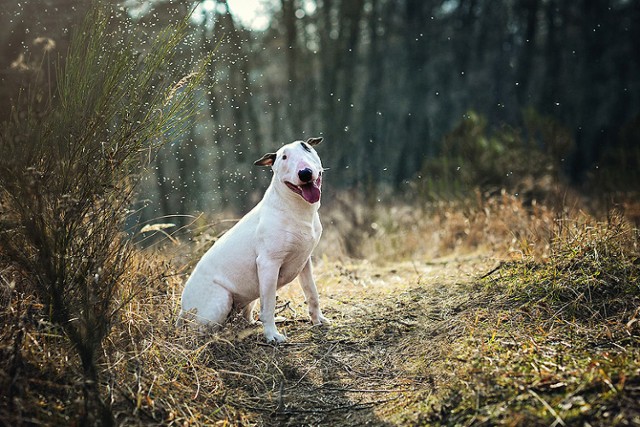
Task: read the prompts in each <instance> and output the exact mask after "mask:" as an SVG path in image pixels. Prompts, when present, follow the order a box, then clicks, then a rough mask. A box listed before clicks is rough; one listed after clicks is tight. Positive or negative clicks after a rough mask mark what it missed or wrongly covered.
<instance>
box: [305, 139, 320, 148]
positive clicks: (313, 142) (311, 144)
mask: <svg viewBox="0 0 640 427" xmlns="http://www.w3.org/2000/svg"><path fill="white" fill-rule="evenodd" d="M323 139H324V138H322V137H319V138H309V139H307V144H309V145H310V146H312V147H313V146H314V145H318V144H320V143H321V142H322V140H323Z"/></svg>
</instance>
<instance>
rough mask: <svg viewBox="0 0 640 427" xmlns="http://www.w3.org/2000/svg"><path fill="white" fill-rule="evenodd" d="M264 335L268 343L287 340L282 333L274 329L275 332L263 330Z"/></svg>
mask: <svg viewBox="0 0 640 427" xmlns="http://www.w3.org/2000/svg"><path fill="white" fill-rule="evenodd" d="M264 337H265V338H266V339H267V342H268V343H274V344H279V343H283V342H285V341H286V340H287V337H286V336H285V335H282V334H281V333H279V332H277V331H275V332H267V331H265V332H264Z"/></svg>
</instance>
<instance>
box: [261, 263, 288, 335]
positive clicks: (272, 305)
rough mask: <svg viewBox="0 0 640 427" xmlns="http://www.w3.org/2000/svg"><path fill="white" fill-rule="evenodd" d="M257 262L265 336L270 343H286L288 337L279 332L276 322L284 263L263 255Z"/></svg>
mask: <svg viewBox="0 0 640 427" xmlns="http://www.w3.org/2000/svg"><path fill="white" fill-rule="evenodd" d="M256 262H257V267H258V280H259V282H260V321H261V322H262V326H263V327H264V336H265V338H266V339H267V341H268V342H270V341H275V342H283V341H286V339H287V337H285V336H284V335H282V334H281V333H279V332H278V329H277V328H276V321H275V311H276V289H277V286H278V274H279V272H280V266H281V264H282V263H280V262H278V261H276V260H273V259H270V258H269V257H268V256H267V257H263V256H261V255H259V256H258V259H257V260H256Z"/></svg>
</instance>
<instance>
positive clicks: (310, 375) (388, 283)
mask: <svg viewBox="0 0 640 427" xmlns="http://www.w3.org/2000/svg"><path fill="white" fill-rule="evenodd" d="M493 263H494V261H492V260H491V259H487V258H483V257H479V256H475V257H470V258H467V259H461V258H458V259H451V260H442V261H439V262H432V263H428V264H427V263H417V262H415V263H406V262H405V263H394V264H389V265H386V266H374V265H371V264H369V263H367V262H353V263H348V264H341V263H320V265H319V266H318V267H317V268H316V276H317V281H318V283H319V288H320V293H321V302H322V306H323V308H324V312H325V315H326V316H327V317H329V318H330V319H332V321H333V323H332V325H331V326H330V327H312V326H311V325H310V323H309V321H308V320H307V316H306V308H305V306H304V301H303V298H302V296H301V291H300V290H299V287H298V286H297V284H296V283H293V284H292V285H290V286H289V287H287V288H285V289H283V290H282V292H280V294H279V301H280V308H281V310H282V311H281V313H280V315H281V316H284V317H286V318H287V320H286V321H285V322H283V323H281V324H280V329H281V330H284V331H285V333H286V334H287V336H288V337H289V340H288V342H287V343H286V344H282V345H278V346H271V345H267V344H264V343H263V337H262V336H261V333H260V330H261V328H260V327H251V326H247V325H246V324H244V323H243V322H242V321H241V320H240V319H234V320H233V321H232V322H231V324H230V325H229V326H228V327H227V328H226V329H225V330H224V331H223V332H222V333H221V334H220V335H219V338H220V341H218V342H217V343H216V344H215V345H214V346H215V349H214V352H215V354H216V359H217V361H216V365H217V366H218V367H219V368H218V372H220V376H221V379H222V381H223V382H224V384H225V386H226V387H228V388H229V389H230V394H229V395H228V396H227V402H228V405H229V406H230V407H232V408H234V409H235V410H237V411H238V412H239V413H241V414H243V415H244V416H243V418H244V417H247V418H248V419H250V420H252V421H253V422H257V423H258V424H262V425H291V426H294V425H295V426H300V425H395V424H397V423H404V422H411V423H413V422H416V421H418V418H420V416H421V415H420V414H413V413H406V412H405V411H404V408H405V407H406V406H407V405H408V404H409V403H410V402H411V405H412V406H415V404H416V402H417V401H419V400H423V399H425V398H426V397H427V396H429V395H430V394H431V393H432V392H433V391H434V388H435V387H436V382H437V381H439V380H442V379H443V378H444V377H447V376H450V375H454V373H453V372H441V371H440V370H439V369H436V370H433V372H432V374H431V375H429V376H424V375H422V374H419V373H418V371H420V369H416V367H415V365H416V364H423V363H425V362H426V363H428V361H427V360H419V361H417V360H414V359H413V358H414V356H415V355H417V354H421V355H424V354H425V351H424V350H425V347H429V346H431V345H433V352H432V355H433V356H434V361H435V359H436V358H442V357H444V358H445V359H446V358H448V357H451V355H447V354H445V353H446V350H445V347H446V346H445V347H443V344H444V343H443V342H442V339H445V340H449V339H452V337H455V335H456V333H455V331H453V329H456V328H461V325H460V324H459V322H455V321H454V322H452V321H450V320H451V317H452V316H453V315H454V314H455V313H457V312H459V311H460V310H462V309H463V307H464V305H465V304H466V303H468V301H469V298H471V293H470V292H469V287H470V286H471V283H473V281H474V279H476V278H478V277H479V276H480V275H482V274H483V273H486V272H487V271H489V270H490V269H491V267H492V264H493ZM460 332H461V331H460ZM223 340H224V341H223ZM415 346H421V348H420V349H419V350H420V351H416V348H415ZM441 363H442V360H439V361H438V362H437V364H438V365H439V364H441ZM231 390H233V392H231ZM234 412H235V411H234ZM248 419H244V420H242V421H245V422H246V421H248ZM237 421H241V420H237Z"/></svg>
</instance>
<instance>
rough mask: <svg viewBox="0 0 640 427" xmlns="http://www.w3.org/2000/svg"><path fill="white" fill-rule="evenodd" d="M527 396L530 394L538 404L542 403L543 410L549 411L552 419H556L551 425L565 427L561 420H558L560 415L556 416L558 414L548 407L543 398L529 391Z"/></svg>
mask: <svg viewBox="0 0 640 427" xmlns="http://www.w3.org/2000/svg"><path fill="white" fill-rule="evenodd" d="M529 394H531V395H532V396H533V397H535V398H536V399H537V400H538V401H539V402H540V403H542V406H544V407H545V409H546V410H547V411H549V413H550V414H551V415H553V416H554V417H556V420H555V422H554V423H553V424H552V425H556V424H560V425H563V426H566V424H565V422H564V421H563V420H562V418H560V415H558V413H557V412H556V411H555V410H554V409H553V408H552V407H551V405H549V404H548V403H547V401H546V400H544V399H543V398H541V397H540V395H538V393H536V392H535V391H533V390H531V389H529Z"/></svg>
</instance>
